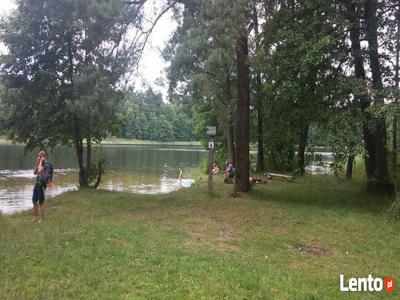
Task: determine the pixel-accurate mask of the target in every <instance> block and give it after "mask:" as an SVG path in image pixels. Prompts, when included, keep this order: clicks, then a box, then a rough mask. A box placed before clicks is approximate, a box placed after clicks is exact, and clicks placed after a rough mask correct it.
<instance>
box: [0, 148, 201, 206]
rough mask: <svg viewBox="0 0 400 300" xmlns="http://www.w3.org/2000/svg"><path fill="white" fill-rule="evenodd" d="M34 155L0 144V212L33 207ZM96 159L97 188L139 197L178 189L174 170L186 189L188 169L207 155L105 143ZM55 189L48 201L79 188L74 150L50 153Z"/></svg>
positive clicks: (197, 150)
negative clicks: (102, 168) (100, 172)
mask: <svg viewBox="0 0 400 300" xmlns="http://www.w3.org/2000/svg"><path fill="white" fill-rule="evenodd" d="M36 154H37V151H34V152H32V153H28V154H26V155H24V147H23V146H22V145H0V212H1V213H13V212H17V211H23V210H27V209H30V208H31V207H32V200H31V199H32V189H33V185H34V182H35V177H34V175H33V165H34V162H35V158H36ZM95 155H96V156H98V157H104V158H105V159H106V161H107V171H106V174H105V175H104V177H103V181H102V184H101V185H100V188H104V189H108V190H117V191H130V192H133V193H140V194H158V193H167V192H171V191H173V190H177V189H179V188H180V184H179V180H178V179H177V178H178V173H179V171H178V169H179V168H183V169H184V177H185V178H187V180H185V181H184V182H183V186H190V184H191V181H190V176H191V172H190V170H193V169H195V168H198V166H199V164H200V161H201V159H202V157H203V156H204V155H206V152H205V151H204V149H203V148H201V147H198V146H160V145H157V146H155V145H104V146H102V147H99V148H96V154H95ZM48 156H49V161H50V162H51V163H52V164H53V167H54V179H55V181H56V187H55V188H53V189H48V190H47V191H46V197H47V198H49V197H50V198H51V197H53V196H55V195H58V194H61V193H63V192H65V191H69V190H75V189H77V182H78V166H77V162H76V156H75V152H74V150H73V149H69V148H67V147H56V148H55V149H54V151H53V152H52V153H48Z"/></svg>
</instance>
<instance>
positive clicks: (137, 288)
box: [0, 176, 400, 299]
mask: <svg viewBox="0 0 400 300" xmlns="http://www.w3.org/2000/svg"><path fill="white" fill-rule="evenodd" d="M217 180H218V182H221V181H222V178H217ZM363 188H364V187H363V183H362V182H361V181H353V182H346V181H344V180H338V179H336V178H332V177H328V176H326V177H311V176H308V177H305V178H298V179H296V180H295V181H294V182H293V183H287V182H284V181H269V182H268V184H264V185H257V186H255V187H254V189H253V192H251V193H250V194H248V195H241V196H240V197H233V196H231V194H232V185H223V184H221V183H218V184H217V185H216V186H215V189H216V193H215V195H214V196H212V197H209V196H208V195H207V189H206V185H205V184H204V183H200V184H197V186H195V187H193V188H190V189H186V190H181V191H178V192H174V193H171V194H167V195H157V196H140V195H133V194H129V193H120V192H106V191H78V192H70V193H66V194H63V195H61V196H59V197H57V198H54V199H51V200H49V201H48V202H47V210H46V219H45V222H44V223H42V224H33V223H31V215H30V213H29V212H25V213H21V214H16V215H12V216H4V215H3V216H1V217H0V231H1V236H0V250H1V251H0V261H1V269H0V299H19V298H30V299H31V298H37V299H57V298H73V299H75V298H81V299H94V298H102V299H104V298H105V299H137V298H152V299H209V298H214V299H224V298H226V299H254V298H255V299H257V298H258V299H392V298H393V299H398V298H399V295H400V294H399V286H397V287H396V291H395V292H393V293H392V294H389V293H388V292H386V291H382V292H380V293H366V292H362V293H340V292H339V274H344V275H345V277H346V279H347V278H349V277H367V276H368V275H369V274H372V275H373V276H374V277H386V276H391V277H393V278H395V279H396V280H397V284H399V281H400V276H399V275H400V262H399V259H400V235H399V232H400V224H399V223H393V222H391V221H390V220H389V219H388V218H387V217H386V214H385V211H386V209H387V208H388V201H387V200H386V199H384V198H383V197H380V196H377V195H370V194H367V193H366V192H364V190H363Z"/></svg>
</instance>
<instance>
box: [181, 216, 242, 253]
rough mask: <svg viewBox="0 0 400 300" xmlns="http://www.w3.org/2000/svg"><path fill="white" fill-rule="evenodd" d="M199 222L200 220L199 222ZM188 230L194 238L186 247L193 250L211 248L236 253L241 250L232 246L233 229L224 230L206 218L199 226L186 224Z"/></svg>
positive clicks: (198, 223)
mask: <svg viewBox="0 0 400 300" xmlns="http://www.w3.org/2000/svg"><path fill="white" fill-rule="evenodd" d="M198 221H199V220H198ZM186 226H187V227H188V228H187V229H186V230H187V232H188V234H189V235H190V236H191V237H192V238H191V239H190V240H186V241H185V242H184V243H185V245H187V246H189V247H191V248H193V249H201V248H211V249H214V250H216V251H219V252H236V251H239V248H238V247H236V246H235V245H232V242H233V241H234V240H235V233H234V231H233V229H232V228H223V227H224V226H223V225H222V224H221V223H217V222H215V221H213V220H211V219H207V218H204V219H202V220H201V221H200V222H197V224H193V223H192V224H190V225H189V224H186Z"/></svg>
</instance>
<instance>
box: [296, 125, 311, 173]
mask: <svg viewBox="0 0 400 300" xmlns="http://www.w3.org/2000/svg"><path fill="white" fill-rule="evenodd" d="M308 129H309V126H308V125H306V126H304V127H303V128H302V129H300V132H299V150H298V154H297V156H298V160H299V170H300V174H301V175H304V173H305V153H306V146H307V137H308Z"/></svg>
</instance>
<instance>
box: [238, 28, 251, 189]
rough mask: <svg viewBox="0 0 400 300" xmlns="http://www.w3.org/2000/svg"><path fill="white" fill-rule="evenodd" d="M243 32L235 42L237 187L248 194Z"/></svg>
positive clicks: (247, 101)
mask: <svg viewBox="0 0 400 300" xmlns="http://www.w3.org/2000/svg"><path fill="white" fill-rule="evenodd" d="M243 27H244V26H243ZM242 30H243V34H242V36H241V37H239V38H237V39H236V40H235V52H236V59H237V72H238V97H237V106H236V145H235V146H236V147H235V150H236V151H235V159H236V165H235V168H236V171H235V176H236V180H235V185H236V189H237V190H238V191H240V192H248V191H249V190H250V188H251V187H250V183H249V133H250V132H249V129H250V87H249V65H248V61H247V59H248V44H247V34H244V33H245V32H246V30H245V28H242Z"/></svg>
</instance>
